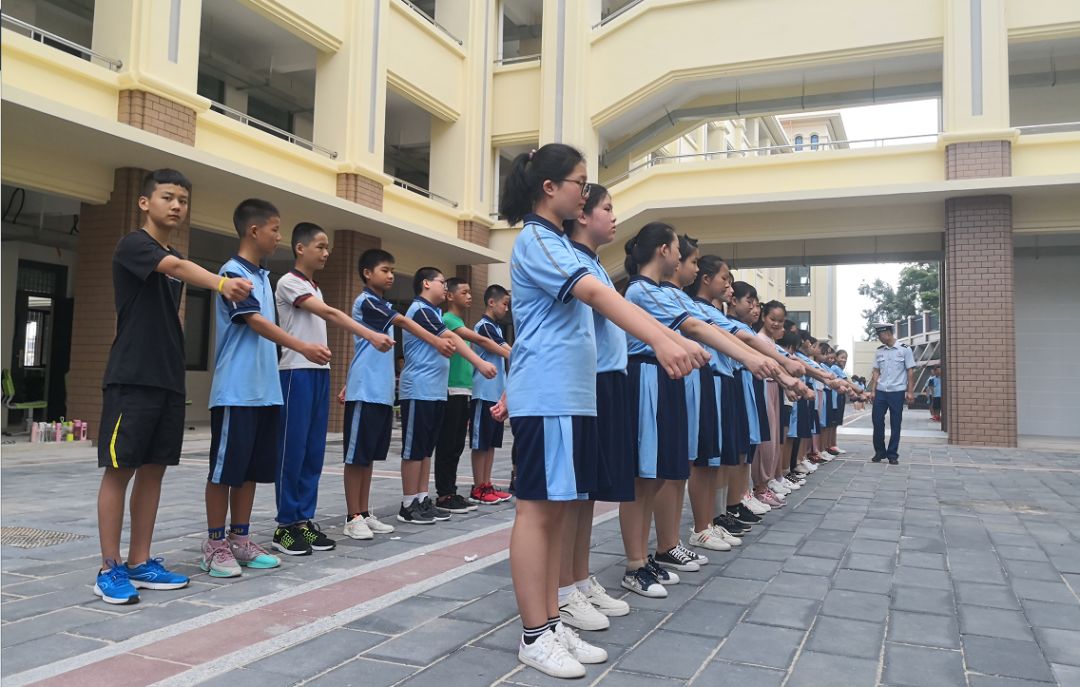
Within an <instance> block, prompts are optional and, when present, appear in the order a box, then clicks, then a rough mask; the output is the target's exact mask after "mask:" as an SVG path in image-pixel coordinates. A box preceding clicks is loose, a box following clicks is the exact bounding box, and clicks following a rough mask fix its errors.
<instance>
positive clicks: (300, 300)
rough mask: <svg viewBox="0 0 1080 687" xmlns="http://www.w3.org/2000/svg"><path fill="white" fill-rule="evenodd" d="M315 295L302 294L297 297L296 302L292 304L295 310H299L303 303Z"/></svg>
mask: <svg viewBox="0 0 1080 687" xmlns="http://www.w3.org/2000/svg"><path fill="white" fill-rule="evenodd" d="M313 295H314V294H311V293H302V294H300V295H299V296H297V297H296V300H294V301H293V302H292V304H293V307H294V308H299V307H300V304H301V303H303V302H304V301H306V300H307V299H309V298H311V297H312V296H313Z"/></svg>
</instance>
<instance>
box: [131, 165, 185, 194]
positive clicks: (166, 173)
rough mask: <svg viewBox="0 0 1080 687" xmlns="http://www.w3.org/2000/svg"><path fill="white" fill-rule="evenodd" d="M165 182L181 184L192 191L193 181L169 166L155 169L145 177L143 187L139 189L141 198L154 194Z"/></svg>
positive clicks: (181, 186)
mask: <svg viewBox="0 0 1080 687" xmlns="http://www.w3.org/2000/svg"><path fill="white" fill-rule="evenodd" d="M164 184H173V185H174V186H179V187H180V188H182V189H184V190H185V191H187V192H188V193H191V181H189V180H188V178H187V177H186V176H184V175H183V174H181V173H180V172H177V171H176V170H175V169H169V168H167V167H165V168H162V169H155V170H154V171H153V172H150V173H149V174H147V175H146V176H144V177H143V182H142V189H140V190H139V197H140V198H149V197H150V196H152V195H154V190H155V189H157V187H158V186H162V185H164Z"/></svg>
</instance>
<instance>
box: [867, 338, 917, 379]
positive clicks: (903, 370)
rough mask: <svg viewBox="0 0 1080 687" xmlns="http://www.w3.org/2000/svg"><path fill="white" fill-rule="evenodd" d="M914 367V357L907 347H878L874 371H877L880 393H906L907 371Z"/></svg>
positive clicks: (883, 345) (898, 345) (897, 345)
mask: <svg viewBox="0 0 1080 687" xmlns="http://www.w3.org/2000/svg"><path fill="white" fill-rule="evenodd" d="M913 367H915V356H913V355H912V354H911V349H910V348H908V347H907V346H901V345H900V344H896V345H894V346H886V345H885V344H882V345H880V346H878V348H877V351H876V352H875V354H874V369H875V370H878V371H879V374H878V382H877V388H878V389H879V390H881V391H907V371H908V370H910V369H911V368H913Z"/></svg>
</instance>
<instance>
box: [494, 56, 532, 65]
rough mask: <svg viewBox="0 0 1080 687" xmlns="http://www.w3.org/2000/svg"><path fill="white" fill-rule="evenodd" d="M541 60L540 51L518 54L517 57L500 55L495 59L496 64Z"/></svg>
mask: <svg viewBox="0 0 1080 687" xmlns="http://www.w3.org/2000/svg"><path fill="white" fill-rule="evenodd" d="M534 60H535V61H539V60H540V53H536V54H535V55H518V56H517V57H500V58H499V59H497V60H495V64H521V63H522V62H532V61H534Z"/></svg>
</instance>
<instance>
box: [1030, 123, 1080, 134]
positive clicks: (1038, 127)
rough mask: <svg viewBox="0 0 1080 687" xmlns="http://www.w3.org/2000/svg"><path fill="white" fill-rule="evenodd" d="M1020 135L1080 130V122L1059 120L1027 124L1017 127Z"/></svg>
mask: <svg viewBox="0 0 1080 687" xmlns="http://www.w3.org/2000/svg"><path fill="white" fill-rule="evenodd" d="M1016 128H1017V129H1019V130H1020V135H1021V136H1023V135H1024V134H1055V133H1059V132H1062V131H1080V122H1057V123H1054V124H1027V125H1024V126H1018V127H1016Z"/></svg>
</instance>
